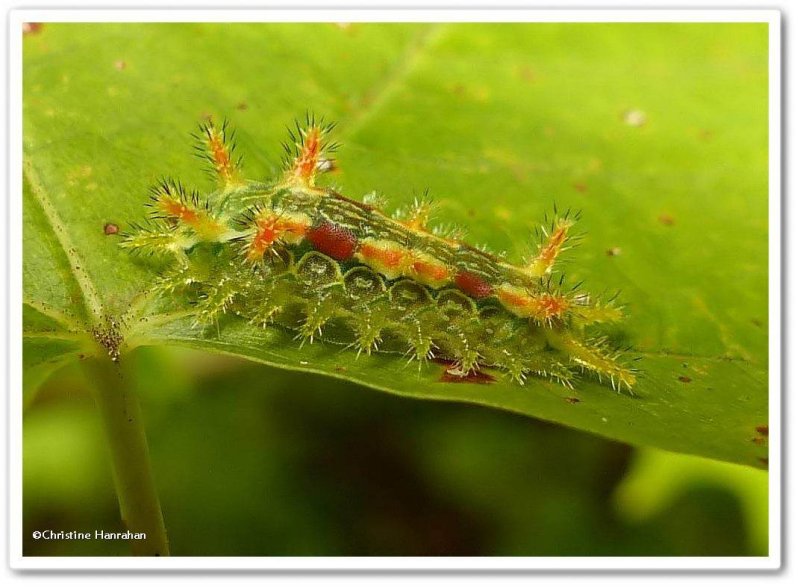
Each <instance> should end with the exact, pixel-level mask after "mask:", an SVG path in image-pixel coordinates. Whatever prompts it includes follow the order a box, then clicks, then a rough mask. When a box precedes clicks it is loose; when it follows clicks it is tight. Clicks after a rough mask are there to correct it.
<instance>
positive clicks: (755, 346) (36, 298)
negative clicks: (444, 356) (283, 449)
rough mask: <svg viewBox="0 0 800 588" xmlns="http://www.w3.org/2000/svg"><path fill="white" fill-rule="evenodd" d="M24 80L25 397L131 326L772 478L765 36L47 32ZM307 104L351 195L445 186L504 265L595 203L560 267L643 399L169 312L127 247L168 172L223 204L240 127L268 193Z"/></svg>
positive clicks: (445, 202)
mask: <svg viewBox="0 0 800 588" xmlns="http://www.w3.org/2000/svg"><path fill="white" fill-rule="evenodd" d="M24 72H25V74H24V101H23V102H24V104H23V106H24V155H25V177H26V183H25V192H24V207H23V208H24V276H23V284H24V297H25V301H26V308H25V312H24V323H25V327H24V329H25V339H24V341H25V346H24V356H25V366H26V378H25V380H26V389H28V388H30V389H35V387H36V385H38V383H40V382H41V381H42V380H43V379H44V378H45V377H47V375H48V374H49V373H51V372H52V371H53V370H54V369H56V368H57V367H59V366H60V365H63V364H64V363H66V362H69V361H73V360H76V359H77V358H78V357H79V356H80V355H81V354H83V353H85V352H87V350H89V351H91V350H93V349H95V348H94V347H93V346H92V345H91V343H90V342H89V341H88V338H87V333H88V332H89V331H90V329H91V327H92V326H97V325H100V324H102V322H103V321H104V320H105V318H104V317H106V316H112V317H116V318H118V319H119V318H121V317H123V318H124V319H125V320H124V329H125V330H126V331H127V332H128V343H129V344H130V345H144V344H147V345H181V346H188V347H193V348H199V349H204V350H207V351H209V352H212V353H225V354H231V355H236V356H240V357H246V358H250V359H252V360H254V361H259V362H263V363H268V364H270V365H275V366H279V367H283V368H286V369H290V370H295V371H298V372H317V373H322V374H326V375H329V376H331V377H335V378H343V379H347V380H351V381H353V382H356V383H359V384H363V385H365V386H368V387H371V388H375V389H378V390H383V391H386V392H391V393H395V394H400V395H404V396H411V397H415V398H421V399H431V400H434V399H435V400H454V401H461V402H474V403H477V404H483V405H486V406H491V407H497V408H502V409H505V410H510V411H514V412H518V413H521V414H526V415H530V416H533V417H537V418H542V419H546V420H549V421H554V422H558V423H562V424H564V425H567V426H570V427H574V428H577V429H582V430H586V431H591V432H594V433H597V434H600V435H603V436H606V437H610V438H613V439H618V440H621V441H625V442H628V443H632V444H637V445H649V446H655V447H660V448H664V449H668V450H672V451H678V452H684V453H691V454H697V455H702V456H706V457H711V458H715V459H720V460H726V461H731V462H736V463H744V464H748V465H753V466H757V467H765V466H766V455H767V443H766V439H765V437H764V436H762V435H759V434H758V433H757V432H756V427H759V426H762V425H764V424H765V423H766V422H767V420H768V419H767V415H768V409H767V387H768V386H767V384H768V373H767V359H768V357H767V349H768V346H767V341H768V333H767V325H768V307H767V292H768V271H767V270H768V268H767V265H768V264H767V253H768V251H767V235H768V222H767V204H768V202H767V179H768V175H767V164H768V158H767V155H768V152H767V113H768V105H767V25H765V24H764V25H759V24H513V25H509V24H504V25H483V24H480V25H479V24H460V25H455V24H438V25H396V24H352V25H333V24H315V25H312V24H307V25H258V24H248V25H243V24H232V25H213V24H185V25H164V24H147V25H140V24H135V25H134V24H127V25H126V24H51V23H47V24H45V25H44V27H42V28H41V29H39V30H38V32H37V33H36V34H31V35H27V36H26V38H25V39H24ZM307 109H312V110H314V111H315V112H316V113H318V114H324V115H325V116H326V117H327V118H328V119H333V120H337V121H338V122H339V136H338V137H337V138H338V139H340V140H341V142H342V143H344V147H343V148H342V150H341V151H340V154H339V155H340V158H339V160H338V167H339V169H340V171H338V173H336V174H335V175H334V176H333V178H334V179H333V182H334V183H335V185H336V186H337V187H338V188H339V189H340V191H342V192H343V193H344V194H346V195H349V196H351V197H354V198H359V197H360V196H362V195H363V194H365V193H368V192H371V191H373V190H377V191H378V192H380V193H382V194H384V195H385V196H386V199H387V201H388V203H389V207H390V208H392V207H398V206H400V205H402V204H406V203H408V202H409V200H411V199H412V198H413V196H414V195H415V194H417V195H418V194H420V193H421V192H422V191H423V190H424V189H426V188H429V189H430V192H431V194H432V195H433V196H434V197H435V198H436V200H437V202H438V204H439V216H440V217H441V219H442V220H444V221H448V222H452V223H455V224H459V225H462V226H464V227H465V228H467V229H468V233H469V237H468V240H469V241H470V242H472V243H486V244H488V245H489V246H490V247H492V248H493V249H495V250H506V251H508V252H509V254H510V255H511V256H512V258H515V259H520V258H521V257H522V256H524V255H525V254H526V253H527V252H528V251H529V250H530V249H529V248H530V246H531V236H532V234H533V231H534V230H535V228H536V227H537V226H538V225H539V224H540V223H541V221H542V219H543V216H544V213H545V212H547V211H549V210H551V209H552V207H553V205H554V204H555V205H557V206H558V207H559V209H562V210H563V209H566V208H569V207H572V208H573V209H575V208H579V209H581V210H582V211H583V218H582V221H581V228H582V229H583V230H584V231H585V233H586V234H585V237H584V239H583V243H582V245H581V246H580V247H579V248H576V249H574V250H572V251H570V252H569V255H568V259H567V260H566V261H565V265H564V267H565V269H566V271H567V274H568V276H569V277H570V279H571V280H574V281H580V280H583V282H584V287H585V288H586V289H587V290H588V291H589V292H595V293H599V292H603V291H607V292H613V291H616V290H621V291H622V294H621V299H622V300H623V301H624V302H625V303H626V312H627V314H628V315H629V318H628V320H627V321H626V322H625V323H624V324H623V325H622V326H621V327H620V328H618V329H616V330H615V331H613V332H612V333H611V335H612V336H613V337H614V339H616V340H618V341H619V342H621V343H623V344H626V345H630V346H631V347H632V348H633V350H634V353H635V354H637V355H640V356H641V357H642V360H641V362H640V366H639V367H640V368H641V369H642V374H641V378H640V382H639V384H638V385H637V387H636V390H635V392H636V396H634V397H629V396H624V395H619V394H615V393H614V392H612V391H611V390H610V388H608V387H606V386H602V385H599V384H597V383H596V382H592V381H590V380H588V379H583V380H581V381H580V382H579V383H578V386H577V388H576V390H574V391H571V390H568V389H566V388H563V387H560V386H557V385H554V384H550V383H547V382H541V381H530V382H529V383H528V384H527V385H526V386H525V387H520V386H518V385H516V384H513V383H511V382H508V381H506V380H505V379H503V378H502V376H501V375H499V374H498V379H497V381H496V382H494V383H492V384H488V385H486V384H484V385H479V384H469V383H459V384H452V383H444V382H442V381H441V379H442V374H443V371H444V370H443V367H442V366H439V365H435V364H431V365H426V366H422V367H421V369H419V370H417V369H416V368H415V367H414V366H408V367H406V362H405V360H404V359H403V358H400V357H397V356H391V355H374V356H372V357H367V358H364V357H362V358H360V359H358V360H356V359H355V355H354V354H353V353H351V352H350V351H344V350H343V349H342V348H339V347H335V346H331V345H325V344H323V345H311V346H308V345H306V346H304V347H302V348H298V346H297V343H296V342H294V341H293V339H292V336H291V334H290V333H287V332H285V331H281V330H280V329H277V328H276V329H266V330H261V329H255V328H252V327H249V326H247V325H245V324H243V323H242V322H241V321H237V320H230V321H226V322H225V323H224V324H222V325H221V326H220V329H219V332H218V333H217V332H214V333H207V332H206V333H204V332H200V331H198V329H196V328H193V327H192V320H191V318H190V317H187V316H185V315H181V314H180V313H178V314H175V315H165V314H159V313H160V311H159V310H158V308H159V306H158V304H155V303H154V302H153V301H152V300H151V299H150V298H149V287H150V285H151V284H152V281H153V279H154V277H155V276H156V273H155V269H154V267H153V265H152V263H151V262H149V261H148V260H143V259H137V258H134V257H131V256H129V255H128V254H126V253H125V252H124V251H122V250H121V249H120V248H119V247H118V246H117V245H118V242H119V237H118V234H116V233H115V232H114V231H113V228H114V227H118V228H120V229H124V228H126V227H127V226H129V224H130V222H132V221H136V220H139V219H141V218H142V216H143V214H144V209H143V204H144V202H145V200H146V193H147V188H148V187H149V186H150V185H151V184H152V183H154V181H155V180H157V179H158V178H159V177H161V176H164V175H170V176H173V177H176V178H180V179H181V180H182V181H184V182H185V183H186V184H188V185H189V186H197V187H203V188H208V187H209V182H208V179H207V178H206V177H205V176H204V173H203V171H202V169H201V168H202V166H201V165H200V164H199V162H198V161H197V160H195V159H193V158H192V157H191V156H190V152H191V149H190V147H191V143H190V138H189V134H188V133H189V131H190V130H192V129H193V127H194V125H195V123H196V121H197V120H198V119H200V118H202V117H203V116H207V115H209V114H213V115H214V116H216V117H218V118H223V117H227V118H229V119H231V121H232V122H233V123H234V124H235V126H236V127H237V129H238V135H237V136H238V143H239V150H240V152H241V153H243V154H244V155H245V170H246V172H247V175H248V177H251V178H254V179H265V178H269V177H272V176H274V175H275V174H276V173H277V171H278V166H279V162H280V156H281V146H280V142H281V141H282V140H283V139H284V136H285V131H284V126H285V125H286V124H287V123H288V122H290V121H291V120H292V118H294V117H297V116H302V115H303V114H304V112H305V111H306V110H307ZM108 226H112V229H111V230H109V229H108V228H107V227H108ZM109 232H110V233H111V234H108V233H109ZM298 386H299V387H302V380H300V381H299V383H298Z"/></svg>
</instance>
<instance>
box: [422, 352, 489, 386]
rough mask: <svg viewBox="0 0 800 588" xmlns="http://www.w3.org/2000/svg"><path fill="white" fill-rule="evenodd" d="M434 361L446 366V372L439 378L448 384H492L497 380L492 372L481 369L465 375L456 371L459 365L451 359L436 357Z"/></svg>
mask: <svg viewBox="0 0 800 588" xmlns="http://www.w3.org/2000/svg"><path fill="white" fill-rule="evenodd" d="M433 362H434V363H438V364H440V365H443V366H445V369H444V372H442V375H441V377H440V378H439V381H440V382H444V383H447V384H492V383H494V382H496V381H497V380H496V379H495V377H494V376H493V375H492V374H487V373H486V372H484V371H481V370H480V369H477V370H471V371H470V372H469V373H467V374H463V375H462V374H457V373H454V371H455V370H456V369H457V366H456V364H454V363H453V362H452V361H450V360H449V359H445V358H441V357H434V358H433Z"/></svg>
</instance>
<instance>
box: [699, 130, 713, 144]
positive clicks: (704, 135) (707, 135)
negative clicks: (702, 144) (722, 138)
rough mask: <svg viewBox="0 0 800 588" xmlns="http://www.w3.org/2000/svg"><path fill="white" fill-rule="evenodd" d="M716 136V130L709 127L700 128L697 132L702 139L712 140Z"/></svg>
mask: <svg viewBox="0 0 800 588" xmlns="http://www.w3.org/2000/svg"><path fill="white" fill-rule="evenodd" d="M713 137H714V131H711V130H709V129H700V132H699V133H697V138H698V139H700V140H701V141H710V140H711V139H712V138H713Z"/></svg>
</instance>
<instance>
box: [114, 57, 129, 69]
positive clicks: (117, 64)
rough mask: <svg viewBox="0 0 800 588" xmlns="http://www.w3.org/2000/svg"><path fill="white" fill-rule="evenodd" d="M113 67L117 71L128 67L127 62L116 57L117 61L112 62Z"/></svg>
mask: <svg viewBox="0 0 800 588" xmlns="http://www.w3.org/2000/svg"><path fill="white" fill-rule="evenodd" d="M114 67H115V68H116V69H118V70H119V71H122V70H123V69H125V68H126V67H128V64H127V63H125V62H124V61H122V60H121V59H118V60H117V61H115V62H114Z"/></svg>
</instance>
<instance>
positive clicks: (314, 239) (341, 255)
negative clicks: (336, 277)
mask: <svg viewBox="0 0 800 588" xmlns="http://www.w3.org/2000/svg"><path fill="white" fill-rule="evenodd" d="M308 240H309V241H310V242H311V244H312V245H313V246H314V249H316V250H317V251H319V252H320V253H324V254H325V255H328V256H330V257H332V258H334V259H335V260H337V261H345V260H348V259H350V258H351V257H353V253H355V250H356V247H357V246H358V238H356V236H355V235H354V234H353V233H352V232H350V231H349V230H348V229H346V228H345V227H342V226H339V225H335V224H333V223H331V222H328V221H323V222H322V223H321V224H320V225H318V226H316V227H314V228H313V229H311V230H310V231H309V232H308Z"/></svg>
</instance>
